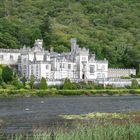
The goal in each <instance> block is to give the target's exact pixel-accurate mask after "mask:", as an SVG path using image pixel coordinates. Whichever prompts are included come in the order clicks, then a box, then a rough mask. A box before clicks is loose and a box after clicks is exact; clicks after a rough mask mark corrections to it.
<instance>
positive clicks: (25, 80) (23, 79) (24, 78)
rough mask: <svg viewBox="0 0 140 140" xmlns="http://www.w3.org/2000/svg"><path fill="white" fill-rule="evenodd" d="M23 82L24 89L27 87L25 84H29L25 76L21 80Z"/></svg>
mask: <svg viewBox="0 0 140 140" xmlns="http://www.w3.org/2000/svg"><path fill="white" fill-rule="evenodd" d="M21 81H22V83H23V85H24V87H25V84H26V82H27V79H26V77H25V76H23V77H22V78H21Z"/></svg>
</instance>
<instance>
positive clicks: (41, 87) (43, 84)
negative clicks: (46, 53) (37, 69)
mask: <svg viewBox="0 0 140 140" xmlns="http://www.w3.org/2000/svg"><path fill="white" fill-rule="evenodd" d="M39 89H47V81H46V79H45V78H44V77H42V78H41V81H40V84H39Z"/></svg>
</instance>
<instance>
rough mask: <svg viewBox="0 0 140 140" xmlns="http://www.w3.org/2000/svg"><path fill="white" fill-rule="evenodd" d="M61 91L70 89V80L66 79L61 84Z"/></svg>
mask: <svg viewBox="0 0 140 140" xmlns="http://www.w3.org/2000/svg"><path fill="white" fill-rule="evenodd" d="M63 89H72V83H71V81H70V79H68V78H66V79H65V81H64V84H63Z"/></svg>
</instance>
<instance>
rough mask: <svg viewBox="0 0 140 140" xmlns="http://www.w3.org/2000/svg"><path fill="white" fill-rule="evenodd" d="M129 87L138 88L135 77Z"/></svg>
mask: <svg viewBox="0 0 140 140" xmlns="http://www.w3.org/2000/svg"><path fill="white" fill-rule="evenodd" d="M131 88H132V89H138V88H139V84H138V81H137V80H136V79H133V80H132V83H131Z"/></svg>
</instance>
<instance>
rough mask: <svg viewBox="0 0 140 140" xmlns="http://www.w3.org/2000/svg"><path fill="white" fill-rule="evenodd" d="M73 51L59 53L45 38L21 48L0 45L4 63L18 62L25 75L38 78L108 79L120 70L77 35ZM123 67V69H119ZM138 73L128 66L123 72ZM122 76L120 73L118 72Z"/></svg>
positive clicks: (73, 42)
mask: <svg viewBox="0 0 140 140" xmlns="http://www.w3.org/2000/svg"><path fill="white" fill-rule="evenodd" d="M70 42H71V51H70V52H67V53H64V52H63V53H57V52H54V51H53V49H50V51H47V50H45V49H44V48H43V40H39V39H38V40H35V44H34V47H33V48H29V47H26V46H24V47H23V48H21V49H0V64H7V65H17V66H18V73H19V75H20V76H21V77H23V76H25V77H26V78H28V79H29V78H30V77H31V75H34V76H35V78H36V80H40V79H41V78H42V77H44V78H46V79H47V80H52V81H53V80H55V81H57V80H63V79H65V78H69V79H70V80H72V81H75V80H87V81H92V80H96V79H107V78H109V76H114V75H115V74H113V73H114V71H115V73H117V71H116V69H115V70H113V69H111V70H110V69H108V61H107V60H106V59H104V60H96V58H95V54H92V53H90V52H89V49H87V48H85V47H84V48H80V47H79V46H78V44H77V40H76V39H74V38H73V39H71V41H70ZM119 70H120V69H119ZM130 74H133V75H135V74H136V72H135V70H133V69H132V70H129V71H128V70H126V71H125V72H124V73H123V75H124V76H126V75H130ZM117 76H118V77H119V75H117Z"/></svg>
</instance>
